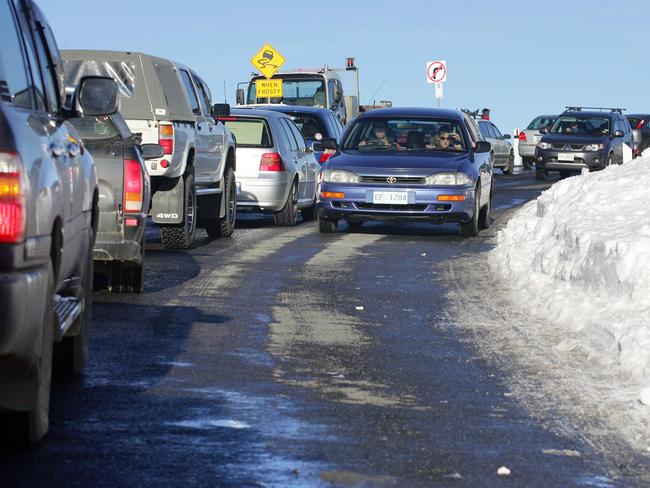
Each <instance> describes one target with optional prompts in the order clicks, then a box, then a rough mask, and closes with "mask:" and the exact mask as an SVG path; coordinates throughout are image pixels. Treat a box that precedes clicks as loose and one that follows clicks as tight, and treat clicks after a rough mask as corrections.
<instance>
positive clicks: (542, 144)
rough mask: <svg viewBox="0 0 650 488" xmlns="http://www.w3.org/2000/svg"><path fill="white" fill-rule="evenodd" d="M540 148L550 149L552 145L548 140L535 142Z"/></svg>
mask: <svg viewBox="0 0 650 488" xmlns="http://www.w3.org/2000/svg"><path fill="white" fill-rule="evenodd" d="M537 145H538V146H539V148H540V149H551V148H552V147H553V145H552V144H551V143H550V142H540V143H539V144H537Z"/></svg>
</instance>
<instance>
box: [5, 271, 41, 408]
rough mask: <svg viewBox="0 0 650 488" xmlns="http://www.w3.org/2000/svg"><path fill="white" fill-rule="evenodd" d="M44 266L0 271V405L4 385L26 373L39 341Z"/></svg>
mask: <svg viewBox="0 0 650 488" xmlns="http://www.w3.org/2000/svg"><path fill="white" fill-rule="evenodd" d="M46 293H47V268H46V267H45V266H42V267H38V268H32V269H29V270H25V271H15V272H2V273H0V304H1V306H0V408H1V407H8V406H9V403H11V402H9V403H8V401H7V399H6V398H4V394H3V385H5V384H7V382H11V381H15V380H18V379H21V378H25V377H27V376H29V375H30V374H31V373H32V372H33V370H34V368H33V366H34V363H35V358H36V357H37V356H38V354H39V351H40V344H41V335H42V327H43V317H44V315H45V302H46V300H45V294H46Z"/></svg>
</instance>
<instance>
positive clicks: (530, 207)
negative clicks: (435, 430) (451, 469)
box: [490, 151, 650, 409]
mask: <svg viewBox="0 0 650 488" xmlns="http://www.w3.org/2000/svg"><path fill="white" fill-rule="evenodd" d="M497 241H498V245H497V247H496V248H495V249H494V250H493V251H491V253H490V266H491V267H492V269H493V270H495V271H496V272H497V274H498V275H500V276H501V278H503V279H504V280H505V282H506V283H508V288H509V289H510V290H511V291H512V292H513V293H515V297H516V302H517V303H518V305H520V306H521V307H523V309H524V310H525V311H527V312H529V313H530V314H531V316H532V317H535V320H531V327H540V326H542V327H543V326H544V324H553V328H554V327H557V326H558V324H559V325H560V327H561V328H560V329H559V330H560V331H563V330H564V331H566V332H567V333H566V335H565V334H563V333H561V332H560V333H559V334H557V337H556V338H555V344H554V346H555V348H556V350H557V351H560V352H567V353H568V352H571V351H572V352H576V351H579V352H581V353H582V354H583V355H584V356H585V357H586V358H587V359H588V360H589V364H590V367H593V366H591V365H592V364H596V365H597V366H596V367H597V368H601V371H602V377H603V378H605V377H607V376H608V375H607V373H609V372H611V370H612V369H615V370H617V371H618V372H619V373H621V374H622V375H623V377H625V378H627V379H629V380H630V382H631V383H632V384H634V385H637V387H638V388H637V394H636V396H635V398H634V400H633V401H634V402H635V403H636V404H637V405H640V404H644V405H647V406H648V407H647V408H648V409H650V151H646V152H645V153H644V154H643V155H642V156H641V157H639V158H636V159H635V160H633V161H631V162H629V163H627V164H624V165H620V166H611V167H609V168H606V169H605V170H603V171H599V172H594V173H588V172H584V173H582V174H581V175H578V176H575V177H571V178H566V179H563V180H561V181H559V182H557V183H556V184H554V185H553V186H552V187H551V188H550V189H548V190H547V191H545V192H544V193H542V194H541V195H540V196H539V198H538V199H537V200H535V201H532V202H529V203H528V204H526V205H524V206H523V207H522V208H521V209H519V210H518V211H517V213H516V214H515V215H514V217H513V218H512V219H511V220H510V221H509V222H508V224H507V226H506V227H505V228H504V229H502V230H501V231H499V233H498V236H497ZM549 328H551V327H550V326H549ZM609 393H610V394H611V395H613V396H616V394H617V389H616V385H610V389H609ZM628 401H629V400H628Z"/></svg>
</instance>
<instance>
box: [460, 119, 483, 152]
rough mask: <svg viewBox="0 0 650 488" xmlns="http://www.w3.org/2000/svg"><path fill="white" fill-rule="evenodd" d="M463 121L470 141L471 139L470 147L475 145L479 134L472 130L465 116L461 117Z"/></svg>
mask: <svg viewBox="0 0 650 488" xmlns="http://www.w3.org/2000/svg"><path fill="white" fill-rule="evenodd" d="M463 123H464V124H465V129H466V130H467V133H468V134H469V138H470V141H472V147H476V143H477V142H478V141H479V140H480V136H479V135H478V134H477V133H475V132H474V130H472V126H471V124H470V123H469V122H468V121H467V119H466V118H464V119H463Z"/></svg>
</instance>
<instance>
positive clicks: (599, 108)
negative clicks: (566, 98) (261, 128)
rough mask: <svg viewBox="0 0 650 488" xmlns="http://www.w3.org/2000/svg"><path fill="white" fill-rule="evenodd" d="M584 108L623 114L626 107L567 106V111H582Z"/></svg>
mask: <svg viewBox="0 0 650 488" xmlns="http://www.w3.org/2000/svg"><path fill="white" fill-rule="evenodd" d="M583 110H609V111H610V112H614V113H618V114H622V113H623V111H624V110H625V109H624V108H616V107H575V106H573V107H565V112H582V111H583Z"/></svg>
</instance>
